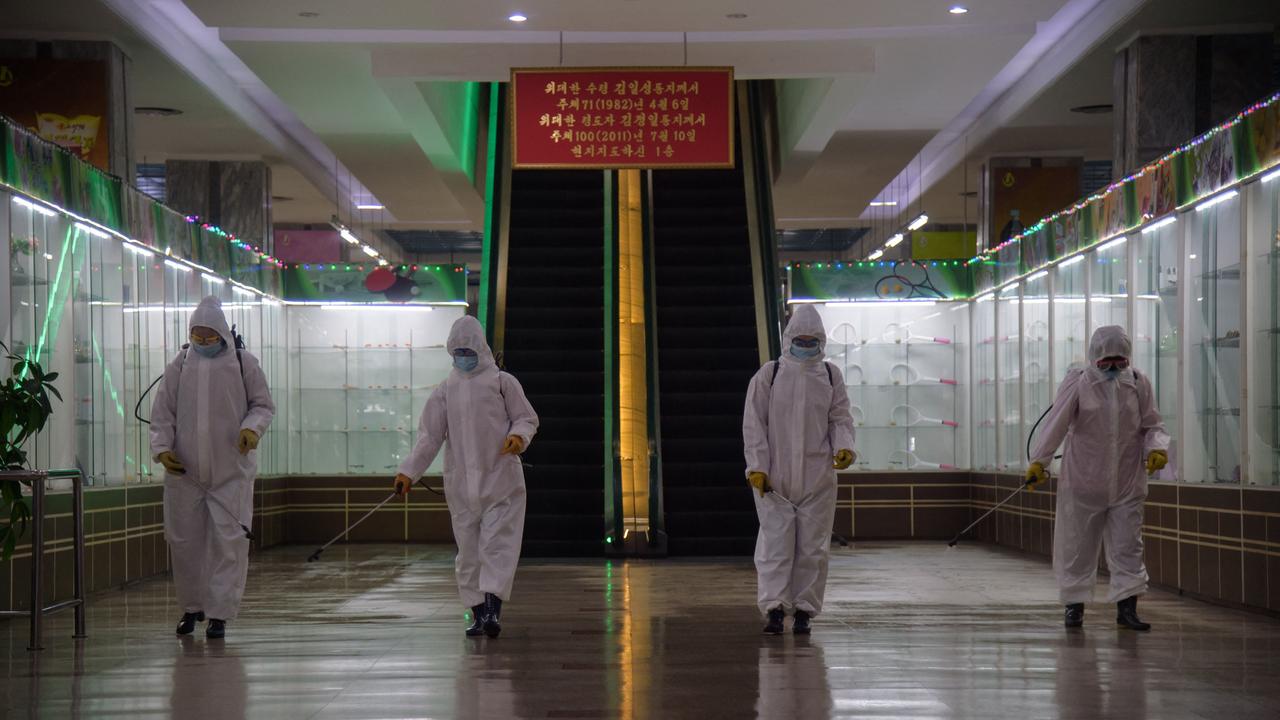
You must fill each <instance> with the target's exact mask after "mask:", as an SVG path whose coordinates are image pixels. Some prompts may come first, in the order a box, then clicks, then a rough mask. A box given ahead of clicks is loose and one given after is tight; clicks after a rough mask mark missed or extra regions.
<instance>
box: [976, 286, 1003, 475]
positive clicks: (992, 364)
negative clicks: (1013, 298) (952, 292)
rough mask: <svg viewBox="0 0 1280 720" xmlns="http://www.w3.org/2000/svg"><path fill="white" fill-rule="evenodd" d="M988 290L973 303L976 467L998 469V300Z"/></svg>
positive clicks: (978, 468) (979, 468) (977, 468)
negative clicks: (996, 301) (994, 300)
mask: <svg viewBox="0 0 1280 720" xmlns="http://www.w3.org/2000/svg"><path fill="white" fill-rule="evenodd" d="M992 298H993V295H992V294H991V293H986V294H985V295H982V296H980V297H978V298H977V299H976V300H974V303H973V317H972V318H971V322H972V323H973V431H972V432H971V433H970V436H971V437H972V438H973V468H974V469H975V470H994V469H995V468H996V464H997V463H998V462H999V457H998V456H997V455H996V432H997V430H996V423H997V417H998V416H997V414H996V385H997V379H996V304H995V302H993V300H992Z"/></svg>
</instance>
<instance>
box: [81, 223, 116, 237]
mask: <svg viewBox="0 0 1280 720" xmlns="http://www.w3.org/2000/svg"><path fill="white" fill-rule="evenodd" d="M76 229H77V230H79V231H80V232H86V233H89V234H90V235H92V236H94V237H98V238H102V239H104V240H105V239H107V238H109V237H111V236H110V235H108V234H106V233H104V232H102V231H101V230H99V229H98V228H96V227H90V226H89V225H86V224H84V223H82V222H77V223H76Z"/></svg>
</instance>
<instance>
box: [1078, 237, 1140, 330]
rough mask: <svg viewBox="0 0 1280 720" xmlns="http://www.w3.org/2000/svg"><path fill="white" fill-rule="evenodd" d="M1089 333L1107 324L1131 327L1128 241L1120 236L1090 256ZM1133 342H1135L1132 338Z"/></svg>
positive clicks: (1099, 247)
mask: <svg viewBox="0 0 1280 720" xmlns="http://www.w3.org/2000/svg"><path fill="white" fill-rule="evenodd" d="M1089 261H1090V262H1089V311H1090V312H1091V313H1092V318H1091V322H1090V323H1089V324H1090V333H1091V334H1092V331H1093V330H1094V329H1096V328H1100V327H1105V326H1107V325H1119V326H1120V327H1123V328H1128V327H1129V238H1127V237H1118V238H1115V239H1114V240H1109V241H1107V242H1105V243H1103V244H1102V245H1099V246H1098V249H1097V250H1094V251H1093V252H1091V253H1089ZM1130 339H1136V338H1133V337H1132V334H1131V337H1130Z"/></svg>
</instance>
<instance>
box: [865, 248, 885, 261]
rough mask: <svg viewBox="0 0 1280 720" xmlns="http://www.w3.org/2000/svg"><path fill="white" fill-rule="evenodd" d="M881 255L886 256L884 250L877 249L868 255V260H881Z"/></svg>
mask: <svg viewBox="0 0 1280 720" xmlns="http://www.w3.org/2000/svg"><path fill="white" fill-rule="evenodd" d="M881 257H884V250H876V251H875V252H873V253H871V254H870V255H868V256H867V259H868V260H879V259H880V258H881Z"/></svg>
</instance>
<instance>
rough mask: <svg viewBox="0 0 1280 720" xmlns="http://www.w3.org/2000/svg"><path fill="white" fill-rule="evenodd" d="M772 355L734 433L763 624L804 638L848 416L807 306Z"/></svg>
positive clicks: (819, 586)
mask: <svg viewBox="0 0 1280 720" xmlns="http://www.w3.org/2000/svg"><path fill="white" fill-rule="evenodd" d="M782 340H783V342H782V346H783V350H782V358H781V359H779V360H775V361H772V362H769V363H766V364H765V365H764V367H762V368H760V370H759V371H758V372H756V374H755V377H753V378H751V385H750V386H749V387H748V388H747V402H746V409H745V411H744V412H743V418H742V439H743V445H744V449H745V454H746V460H747V481H748V482H749V483H750V484H751V486H752V487H753V488H755V491H756V497H755V503H756V514H757V516H759V519H760V533H759V535H757V537H756V553H755V562H756V574H757V583H758V586H757V590H758V592H757V596H758V597H757V600H758V603H759V607H760V611H761V612H762V613H764V614H765V616H766V618H767V621H768V623H767V624H766V625H765V628H764V632H765V633H767V634H771V635H778V634H781V633H782V632H783V619H784V617H785V615H786V613H787V612H788V611H794V619H793V621H792V631H793V632H795V633H796V634H800V635H805V634H808V633H809V632H810V624H809V621H810V619H811V618H813V617H814V616H816V615H817V614H818V613H819V612H821V611H822V599H823V595H824V594H825V592H826V585H827V561H828V550H829V546H830V543H831V530H832V525H833V523H834V522H835V512H836V474H835V470H844V469H845V468H847V467H849V466H850V465H852V464H853V462H854V460H855V459H856V457H857V456H856V455H855V454H854V452H853V417H852V415H850V413H849V395H848V393H847V391H846V390H845V384H844V377H843V375H841V373H840V370H839V369H838V368H836V366H835V365H832V364H831V363H828V362H826V360H825V359H824V356H823V353H824V351H825V349H826V343H827V334H826V331H825V330H824V329H823V327H822V318H821V317H819V316H818V311H817V310H815V309H814V308H813V307H812V306H811V305H801V306H799V307H798V308H797V309H796V311H795V314H794V315H793V316H792V318H791V321H790V322H788V323H787V329H786V331H785V332H784V333H783V337H782Z"/></svg>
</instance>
